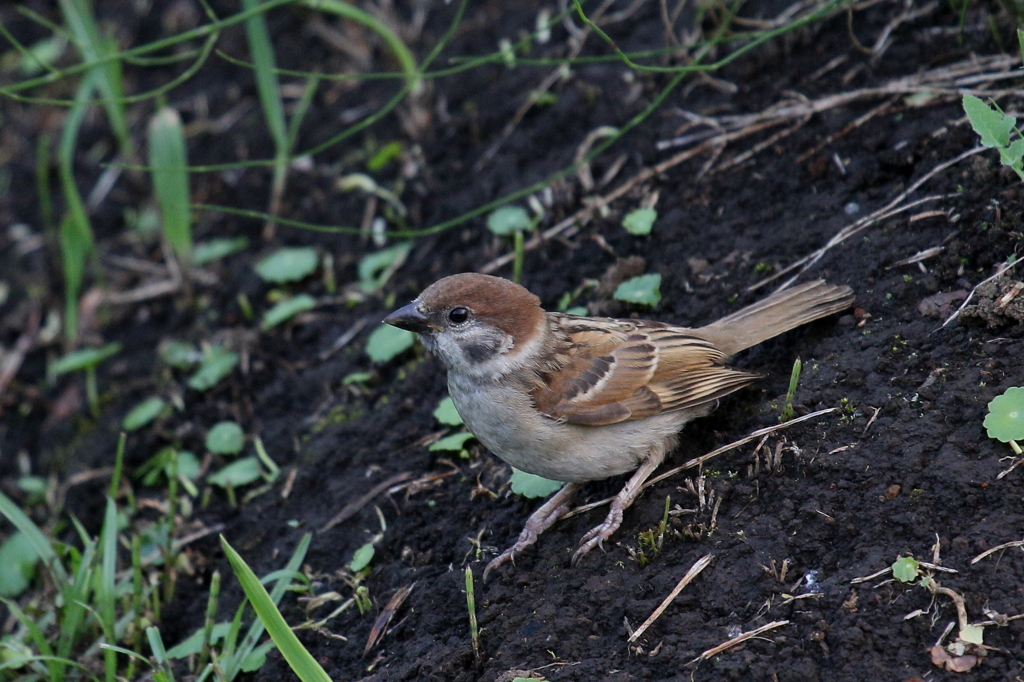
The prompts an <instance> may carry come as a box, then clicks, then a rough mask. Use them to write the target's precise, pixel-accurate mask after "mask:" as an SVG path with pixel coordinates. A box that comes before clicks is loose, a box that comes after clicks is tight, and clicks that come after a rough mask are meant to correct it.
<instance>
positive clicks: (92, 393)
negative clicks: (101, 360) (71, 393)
mask: <svg viewBox="0 0 1024 682" xmlns="http://www.w3.org/2000/svg"><path fill="white" fill-rule="evenodd" d="M85 397H86V400H88V401H89V412H91V413H92V416H93V418H94V419H99V416H100V399H99V393H98V391H97V390H96V366H95V365H93V366H90V367H86V368H85Z"/></svg>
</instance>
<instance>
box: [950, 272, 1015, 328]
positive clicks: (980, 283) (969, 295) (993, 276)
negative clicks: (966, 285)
mask: <svg viewBox="0 0 1024 682" xmlns="http://www.w3.org/2000/svg"><path fill="white" fill-rule="evenodd" d="M1019 262H1020V261H1019V260H1015V261H1013V262H1012V263H1010V264H1009V265H1005V266H1004V267H1002V268H999V271H998V272H996V274H994V275H992V276H991V277H989V278H987V279H984V280H982V281H980V282H978V286H976V287H974V288H973V289H971V293H969V294H967V298H965V299H964V302H963V303H961V304H960V307H959V308H957V309H956V312H955V313H953V314H952V315H950V316H949V317H948V318H947V319H946V321H945V322H943V323H942V327H939V329H943V328H944V327H945V326H946V325H948V324H949V323H950V322H952V321H953V320H955V319H956V318H957V317H959V316H960V313H961V312H963V309H964V308H966V307H967V304H968V303H970V302H971V299H972V298H974V292H976V291H977V290H978V287H980V286H981V285H982V284H988V283H989V282H991V281H992V280H994V279H999V278H1000V277H1002V276H1003V275H1004V274H1006V273H1007V272H1009V271H1010V270H1012V269H1013V268H1015V267H1017V263H1019ZM936 331H938V330H936Z"/></svg>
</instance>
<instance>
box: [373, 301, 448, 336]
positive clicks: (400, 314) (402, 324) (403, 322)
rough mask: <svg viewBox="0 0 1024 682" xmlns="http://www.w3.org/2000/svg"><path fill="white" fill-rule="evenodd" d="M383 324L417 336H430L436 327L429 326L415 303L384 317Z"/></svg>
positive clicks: (428, 321) (428, 322)
mask: <svg viewBox="0 0 1024 682" xmlns="http://www.w3.org/2000/svg"><path fill="white" fill-rule="evenodd" d="M384 324H390V325H391V326H392V327H398V328H399V329H405V330H407V331H410V332H415V333H417V334H430V333H431V332H433V331H437V327H435V326H434V325H433V324H431V323H430V320H428V319H427V316H426V315H424V314H423V313H421V312H420V311H419V308H418V307H417V304H416V302H415V301H413V302H412V303H410V304H409V305H407V306H405V307H404V308H399V309H398V310H396V311H395V312H393V313H391V314H390V315H388V316H387V317H385V318H384Z"/></svg>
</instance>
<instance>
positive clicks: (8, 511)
mask: <svg viewBox="0 0 1024 682" xmlns="http://www.w3.org/2000/svg"><path fill="white" fill-rule="evenodd" d="M0 514H3V515H4V516H6V517H7V520H8V521H10V522H11V525H13V526H14V527H15V528H17V529H18V530H20V531H21V532H22V533H24V534H25V536H26V537H27V538H28V539H29V541H30V542H31V543H32V548H33V549H34V550H35V552H36V556H38V557H39V558H40V559H42V560H43V563H44V564H45V565H46V567H47V569H49V571H50V573H51V574H52V575H53V581H54V582H55V583H57V585H58V586H60V585H63V584H64V583H66V582H67V581H68V572H67V570H66V569H65V568H64V564H62V563H61V561H60V558H59V557H58V556H57V553H56V552H55V551H54V550H53V545H52V544H51V543H50V540H49V538H47V537H46V536H45V535H43V531H41V530H39V526H37V525H36V524H35V523H34V522H33V521H32V519H30V518H29V517H28V516H26V515H25V512H23V511H21V508H20V507H18V505H16V504H15V503H14V501H13V500H11V498H9V497H7V496H6V495H4V494H3V493H0Z"/></svg>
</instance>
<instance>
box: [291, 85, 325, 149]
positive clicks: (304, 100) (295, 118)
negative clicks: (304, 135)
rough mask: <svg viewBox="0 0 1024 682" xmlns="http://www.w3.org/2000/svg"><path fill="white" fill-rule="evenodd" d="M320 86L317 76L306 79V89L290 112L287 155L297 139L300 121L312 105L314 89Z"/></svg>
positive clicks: (293, 147)
mask: <svg viewBox="0 0 1024 682" xmlns="http://www.w3.org/2000/svg"><path fill="white" fill-rule="evenodd" d="M319 85H320V77H319V76H310V77H309V78H307V79H306V87H305V88H303V89H302V97H300V98H299V101H298V103H297V104H296V105H295V109H294V110H293V111H292V117H291V120H289V121H288V153H289V154H290V153H291V151H292V150H293V149H295V141H296V140H298V139H299V128H300V127H301V126H302V119H304V118H306V114H307V113H308V112H309V107H310V105H311V104H312V103H313V97H314V96H315V95H316V89H317V87H318V86H319Z"/></svg>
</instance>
